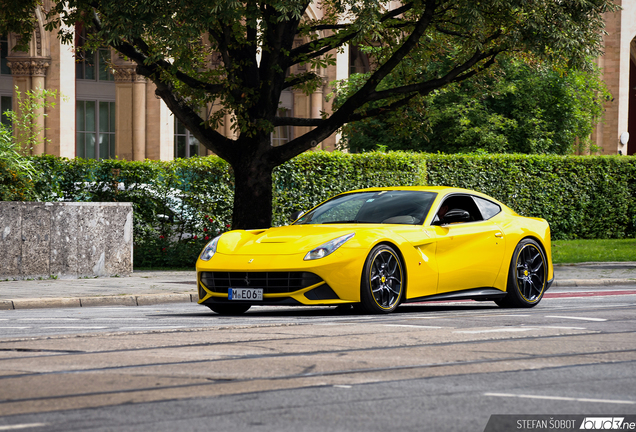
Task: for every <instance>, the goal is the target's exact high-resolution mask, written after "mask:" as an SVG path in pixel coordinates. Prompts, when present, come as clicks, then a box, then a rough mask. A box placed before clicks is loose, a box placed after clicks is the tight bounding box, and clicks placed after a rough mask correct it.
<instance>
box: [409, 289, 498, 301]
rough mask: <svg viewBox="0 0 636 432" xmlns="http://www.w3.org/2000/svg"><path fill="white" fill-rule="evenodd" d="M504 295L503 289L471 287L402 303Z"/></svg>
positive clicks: (486, 299) (486, 298)
mask: <svg viewBox="0 0 636 432" xmlns="http://www.w3.org/2000/svg"><path fill="white" fill-rule="evenodd" d="M505 296H506V292H505V291H501V290H498V289H496V288H472V289H467V290H462V291H452V292H447V293H442V294H433V295H429V296H423V297H417V298H412V299H407V300H405V301H404V303H412V302H420V301H439V300H466V299H470V300H480V301H488V300H497V299H501V298H504V297H505Z"/></svg>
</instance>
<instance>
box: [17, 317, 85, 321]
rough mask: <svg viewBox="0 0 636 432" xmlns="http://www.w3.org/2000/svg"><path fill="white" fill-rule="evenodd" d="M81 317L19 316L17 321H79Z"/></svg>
mask: <svg viewBox="0 0 636 432" xmlns="http://www.w3.org/2000/svg"><path fill="white" fill-rule="evenodd" d="M79 320H80V318H55V317H53V318H18V319H17V320H16V321H79Z"/></svg>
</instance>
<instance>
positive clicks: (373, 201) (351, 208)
mask: <svg viewBox="0 0 636 432" xmlns="http://www.w3.org/2000/svg"><path fill="white" fill-rule="evenodd" d="M436 196H437V194H436V193H433V192H422V191H403V190H391V191H376V192H356V193H350V194H346V195H340V196H337V197H335V198H332V199H330V200H329V201H327V202H325V203H323V204H322V205H320V206H318V207H316V208H315V209H313V210H312V211H310V212H309V213H307V214H306V215H303V216H302V217H301V218H300V219H298V221H296V225H302V224H329V223H332V224H334V223H373V224H381V223H384V224H408V225H418V224H422V223H423V222H424V219H425V218H426V215H427V214H428V211H429V210H430V208H431V204H432V203H433V200H434V199H435V197H436Z"/></svg>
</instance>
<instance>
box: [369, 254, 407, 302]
mask: <svg viewBox="0 0 636 432" xmlns="http://www.w3.org/2000/svg"><path fill="white" fill-rule="evenodd" d="M403 292H404V271H403V269H402V261H401V260H400V257H399V255H398V254H397V252H396V251H395V250H394V249H393V248H392V247H391V246H388V245H378V246H376V247H374V248H373V249H372V250H371V253H369V256H368V257H367V260H366V262H365V264H364V269H363V271H362V280H361V282H360V303H361V306H362V308H363V309H364V311H365V312H367V313H374V314H376V313H390V312H393V311H394V310H395V309H396V308H397V307H398V305H399V304H400V301H401V299H402V294H403Z"/></svg>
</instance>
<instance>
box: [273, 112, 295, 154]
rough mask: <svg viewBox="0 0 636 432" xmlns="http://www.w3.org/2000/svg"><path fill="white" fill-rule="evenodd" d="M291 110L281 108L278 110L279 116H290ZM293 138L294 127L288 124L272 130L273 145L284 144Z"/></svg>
mask: <svg viewBox="0 0 636 432" xmlns="http://www.w3.org/2000/svg"><path fill="white" fill-rule="evenodd" d="M290 116H291V110H288V109H285V108H281V109H279V110H278V117H290ZM291 139H292V127H291V126H289V125H287V126H277V127H276V128H275V129H274V132H272V146H273V147H277V146H280V145H283V144H286V143H288V142H289V141H291Z"/></svg>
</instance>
